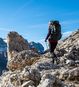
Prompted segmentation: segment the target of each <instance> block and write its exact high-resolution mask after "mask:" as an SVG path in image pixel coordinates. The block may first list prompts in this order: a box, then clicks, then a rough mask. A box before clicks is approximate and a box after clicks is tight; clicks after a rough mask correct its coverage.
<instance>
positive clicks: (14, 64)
mask: <svg viewBox="0 0 79 87" xmlns="http://www.w3.org/2000/svg"><path fill="white" fill-rule="evenodd" d="M38 58H39V55H38V54H37V53H35V52H33V51H32V50H24V51H21V52H19V53H17V54H16V55H15V56H14V57H13V58H12V59H11V60H10V61H8V68H9V69H10V70H17V69H22V68H24V67H25V66H28V65H32V64H33V62H35V61H36V60H37V59H38Z"/></svg>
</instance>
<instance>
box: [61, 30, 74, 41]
mask: <svg viewBox="0 0 79 87" xmlns="http://www.w3.org/2000/svg"><path fill="white" fill-rule="evenodd" d="M72 32H73V31H67V32H64V33H63V36H62V39H64V38H66V37H68V36H69V35H71V33H72Z"/></svg>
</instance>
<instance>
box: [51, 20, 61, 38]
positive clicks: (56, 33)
mask: <svg viewBox="0 0 79 87" xmlns="http://www.w3.org/2000/svg"><path fill="white" fill-rule="evenodd" d="M53 23H56V24H57V26H55V25H53ZM53 23H52V25H50V30H51V35H50V38H51V39H52V40H60V39H61V37H62V34H61V25H60V24H59V22H58V21H53Z"/></svg>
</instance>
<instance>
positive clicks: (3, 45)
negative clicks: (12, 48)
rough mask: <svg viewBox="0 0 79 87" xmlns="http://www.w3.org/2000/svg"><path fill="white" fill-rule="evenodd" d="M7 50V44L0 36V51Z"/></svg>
mask: <svg viewBox="0 0 79 87" xmlns="http://www.w3.org/2000/svg"><path fill="white" fill-rule="evenodd" d="M6 50H7V44H6V43H5V42H4V40H3V39H2V38H0V52H1V51H6Z"/></svg>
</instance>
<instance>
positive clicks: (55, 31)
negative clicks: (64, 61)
mask: <svg viewBox="0 0 79 87" xmlns="http://www.w3.org/2000/svg"><path fill="white" fill-rule="evenodd" d="M61 36H62V34H61V25H60V24H59V21H57V20H55V21H50V22H49V27H48V34H47V37H46V39H45V42H46V41H47V40H48V42H49V50H50V54H51V57H52V59H53V60H52V62H53V63H54V62H55V60H56V63H57V60H58V59H57V56H56V54H55V53H54V50H55V48H56V46H57V43H58V40H60V39H61Z"/></svg>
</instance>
